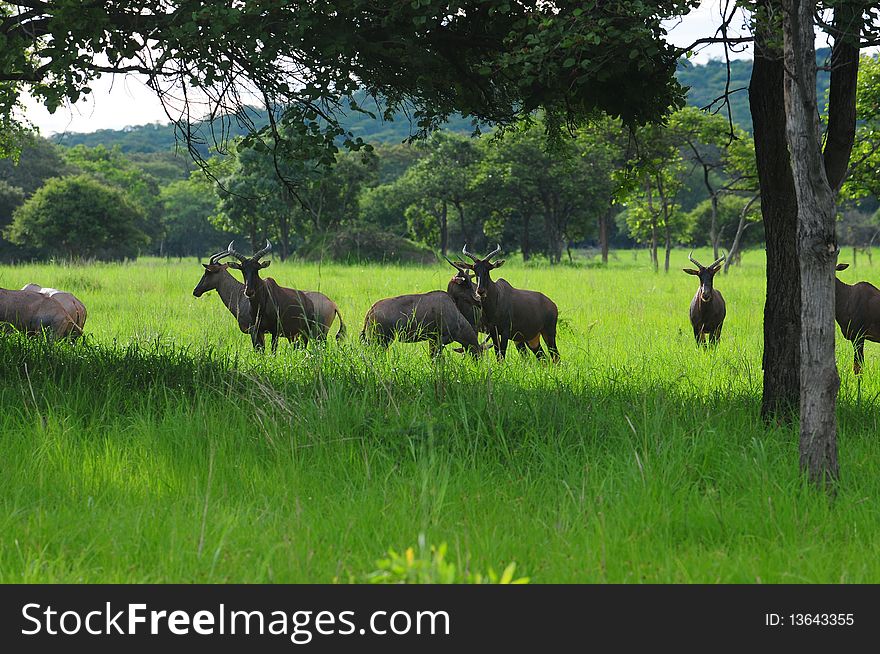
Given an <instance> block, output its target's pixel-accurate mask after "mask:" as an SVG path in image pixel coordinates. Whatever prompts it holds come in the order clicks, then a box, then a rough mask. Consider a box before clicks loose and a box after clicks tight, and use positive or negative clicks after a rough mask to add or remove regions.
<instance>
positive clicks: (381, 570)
mask: <svg viewBox="0 0 880 654" xmlns="http://www.w3.org/2000/svg"><path fill="white" fill-rule="evenodd" d="M446 550H447V547H446V543H445V542H443V543H440V545H431V546H430V547H428V546H427V545H426V543H425V536H424V534H419V552H418V555H416V552H415V549H414V548H412V547H408V548H406V550H405V551H404V552H403V554H398V553H397V552H396V551H395V550H393V549H389V550H388V557H387V558H384V559H379V560H378V561H376V567H377V568H378V569H377V570H375V571H373V572H371V573H369V574H368V575H366V577H365V581H366V582H367V583H371V584H527V583H529V578H528V577H518V578H516V579H514V577H513V575H514V573H515V572H516V563H515V562H511V563H510V564H509V565H508V566H507V567H506V568H504V571H503V572H502V573H501V575H499V574H498V573H497V572H495V570H493V569H492V568H491V567H490V568H489V571H488V572H487V573H486V574H483V573H481V572H472V571H468V572H462V571H460V570H459V569H458V567H457V566H456V565H455V564H454V563H452V562H451V561H448V560H447V559H446Z"/></svg>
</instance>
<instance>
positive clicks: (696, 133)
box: [668, 107, 758, 259]
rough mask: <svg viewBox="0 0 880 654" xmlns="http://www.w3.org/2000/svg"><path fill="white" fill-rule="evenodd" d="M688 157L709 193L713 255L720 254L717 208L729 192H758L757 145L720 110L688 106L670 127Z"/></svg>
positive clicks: (683, 152) (709, 222)
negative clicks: (714, 110)
mask: <svg viewBox="0 0 880 654" xmlns="http://www.w3.org/2000/svg"><path fill="white" fill-rule="evenodd" d="M668 129H669V131H670V134H671V138H672V139H673V140H674V141H675V142H677V144H678V146H679V148H680V149H681V150H682V156H683V157H684V158H685V160H687V161H690V162H692V163H693V165H694V167H695V168H696V169H697V170H699V172H700V174H701V177H702V183H703V186H704V188H705V190H706V192H707V194H708V196H709V205H708V206H709V213H708V218H709V220H708V224H706V225H703V226H701V227H703V228H706V229H707V234H708V237H709V244H710V245H711V246H712V252H713V257H714V258H715V259H717V258H718V249H719V245H720V242H721V226H720V225H719V224H718V221H719V216H718V208H719V206H718V205H719V202H720V200H721V198H722V196H723V195H724V194H726V193H735V192H749V193H751V194H752V195H754V194H757V192H758V178H757V171H756V170H755V155H754V145H753V144H752V142H751V137H750V136H749V135H748V134H747V133H746V132H745V131H744V130H742V129H741V128H739V127H737V126H735V125H731V124H730V123H729V122H728V120H727V119H726V118H725V117H724V116H721V115H720V114H711V113H707V112H705V111H702V110H700V109H697V108H696V107H685V108H683V109H680V110H679V111H676V112H675V113H673V114H672V115H671V116H670V118H669V127H668Z"/></svg>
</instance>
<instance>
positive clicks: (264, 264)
mask: <svg viewBox="0 0 880 654" xmlns="http://www.w3.org/2000/svg"><path fill="white" fill-rule="evenodd" d="M270 263H272V262H271V261H263V262H262V263H260V268H268V267H269V264H270Z"/></svg>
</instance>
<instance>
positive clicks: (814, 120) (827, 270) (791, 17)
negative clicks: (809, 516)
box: [783, 0, 840, 487]
mask: <svg viewBox="0 0 880 654" xmlns="http://www.w3.org/2000/svg"><path fill="white" fill-rule="evenodd" d="M785 4H786V11H785V13H784V14H783V15H784V19H783V33H784V43H785V46H784V50H785V68H786V76H785V108H786V115H787V116H788V128H787V132H788V143H789V148H790V150H791V160H792V171H793V173H794V184H795V192H796V194H797V202H798V245H799V248H800V272H801V341H800V347H801V393H800V411H801V424H800V465H801V470H803V471H804V472H806V473H807V474H808V475H809V477H810V480H811V481H812V482H813V483H815V484H816V485H818V486H821V487H830V486H832V485H833V483H834V481H835V480H836V479H837V478H838V476H839V474H840V471H839V468H838V463H837V414H836V404H837V389H838V387H839V386H840V378H839V377H838V374H837V362H836V361H835V358H834V335H835V332H834V329H835V327H834V264H835V263H836V261H837V243H836V240H835V236H834V217H835V202H834V193H833V192H832V190H831V187H830V186H829V184H828V178H827V176H826V174H825V165H824V161H823V158H822V151H821V145H820V144H821V134H820V132H819V111H818V102H817V99H816V53H815V46H814V42H815V34H814V31H813V13H814V12H815V10H816V2H815V0H786V3H785Z"/></svg>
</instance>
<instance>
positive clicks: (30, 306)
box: [0, 289, 83, 339]
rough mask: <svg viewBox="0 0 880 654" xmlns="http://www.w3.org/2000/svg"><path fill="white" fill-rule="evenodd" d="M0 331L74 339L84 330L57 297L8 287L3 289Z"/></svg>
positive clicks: (0, 292)
mask: <svg viewBox="0 0 880 654" xmlns="http://www.w3.org/2000/svg"><path fill="white" fill-rule="evenodd" d="M0 331H20V332H24V333H25V334H27V335H28V336H39V335H40V334H46V335H48V336H52V337H55V338H71V339H75V338H78V337H79V336H82V333H83V331H82V328H81V327H80V326H79V325H78V324H77V323H76V322H75V321H74V318H73V317H72V316H71V315H70V313H69V312H68V311H67V310H66V309H65V308H64V307H63V306H62V304H61V303H60V302H59V301H58V300H56V299H55V298H54V297H51V296H49V295H47V294H44V293H41V292H39V291H33V290H21V291H12V290H7V289H0Z"/></svg>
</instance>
